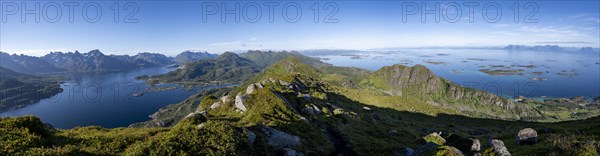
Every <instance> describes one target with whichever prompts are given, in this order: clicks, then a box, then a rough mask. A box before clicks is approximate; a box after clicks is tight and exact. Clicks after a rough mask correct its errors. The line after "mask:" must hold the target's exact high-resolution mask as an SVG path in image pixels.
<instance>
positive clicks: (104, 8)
mask: <svg viewBox="0 0 600 156" xmlns="http://www.w3.org/2000/svg"><path fill="white" fill-rule="evenodd" d="M138 11H139V5H138V4H137V3H136V2H126V1H113V2H111V1H98V2H94V1H83V2H78V1H56V2H54V1H2V2H0V13H1V16H0V18H2V23H7V22H9V21H11V22H12V21H14V22H16V21H20V22H22V23H31V22H35V23H40V22H41V21H42V19H43V20H44V21H45V22H48V23H56V22H61V21H63V20H68V21H69V22H70V23H74V22H75V21H76V20H83V21H85V22H88V23H96V22H98V21H101V20H102V19H103V18H108V19H111V20H112V21H113V22H115V23H120V22H123V23H138V22H139V19H137V17H136V14H137V13H138ZM109 16H110V17H109Z"/></svg>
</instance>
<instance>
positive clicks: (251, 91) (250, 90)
mask: <svg viewBox="0 0 600 156" xmlns="http://www.w3.org/2000/svg"><path fill="white" fill-rule="evenodd" d="M255 89H256V86H255V85H254V84H250V85H248V87H246V94H252V93H253V92H254V90H255Z"/></svg>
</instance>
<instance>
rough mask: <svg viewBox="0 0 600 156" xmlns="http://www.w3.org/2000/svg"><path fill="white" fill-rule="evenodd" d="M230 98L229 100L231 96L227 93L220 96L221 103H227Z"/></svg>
mask: <svg viewBox="0 0 600 156" xmlns="http://www.w3.org/2000/svg"><path fill="white" fill-rule="evenodd" d="M230 100H231V96H229V95H225V96H222V97H221V102H222V103H229V101H230Z"/></svg>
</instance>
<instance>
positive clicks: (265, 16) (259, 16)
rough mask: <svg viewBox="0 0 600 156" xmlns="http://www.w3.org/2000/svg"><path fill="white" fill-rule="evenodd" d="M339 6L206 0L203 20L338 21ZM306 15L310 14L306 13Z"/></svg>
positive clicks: (203, 8)
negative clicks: (207, 0) (208, 0)
mask: <svg viewBox="0 0 600 156" xmlns="http://www.w3.org/2000/svg"><path fill="white" fill-rule="evenodd" d="M339 9H340V8H339V6H338V4H337V3H335V2H320V1H319V2H306V1H301V2H293V1H288V2H278V1H273V2H252V1H248V2H236V1H227V2H202V22H203V23H208V22H213V21H214V22H217V21H218V22H221V23H240V22H241V21H242V19H243V21H245V22H247V23H257V22H261V21H265V20H268V22H270V23H274V22H275V21H276V20H283V21H285V22H287V23H297V22H299V21H302V20H303V18H308V19H310V20H312V22H314V23H338V22H339V19H338V18H337V17H336V15H337V13H338V12H339ZM305 14H306V15H305Z"/></svg>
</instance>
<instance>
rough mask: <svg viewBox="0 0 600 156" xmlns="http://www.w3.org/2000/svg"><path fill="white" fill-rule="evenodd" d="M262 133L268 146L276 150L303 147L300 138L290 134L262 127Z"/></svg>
mask: <svg viewBox="0 0 600 156" xmlns="http://www.w3.org/2000/svg"><path fill="white" fill-rule="evenodd" d="M260 131H262V133H263V134H264V136H265V138H266V139H267V144H269V145H270V146H272V147H274V148H275V149H283V148H292V147H296V146H300V145H302V143H300V138H299V137H298V136H295V135H291V134H288V133H286V132H283V131H280V130H277V129H274V128H271V127H269V126H262V127H261V128H260Z"/></svg>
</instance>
